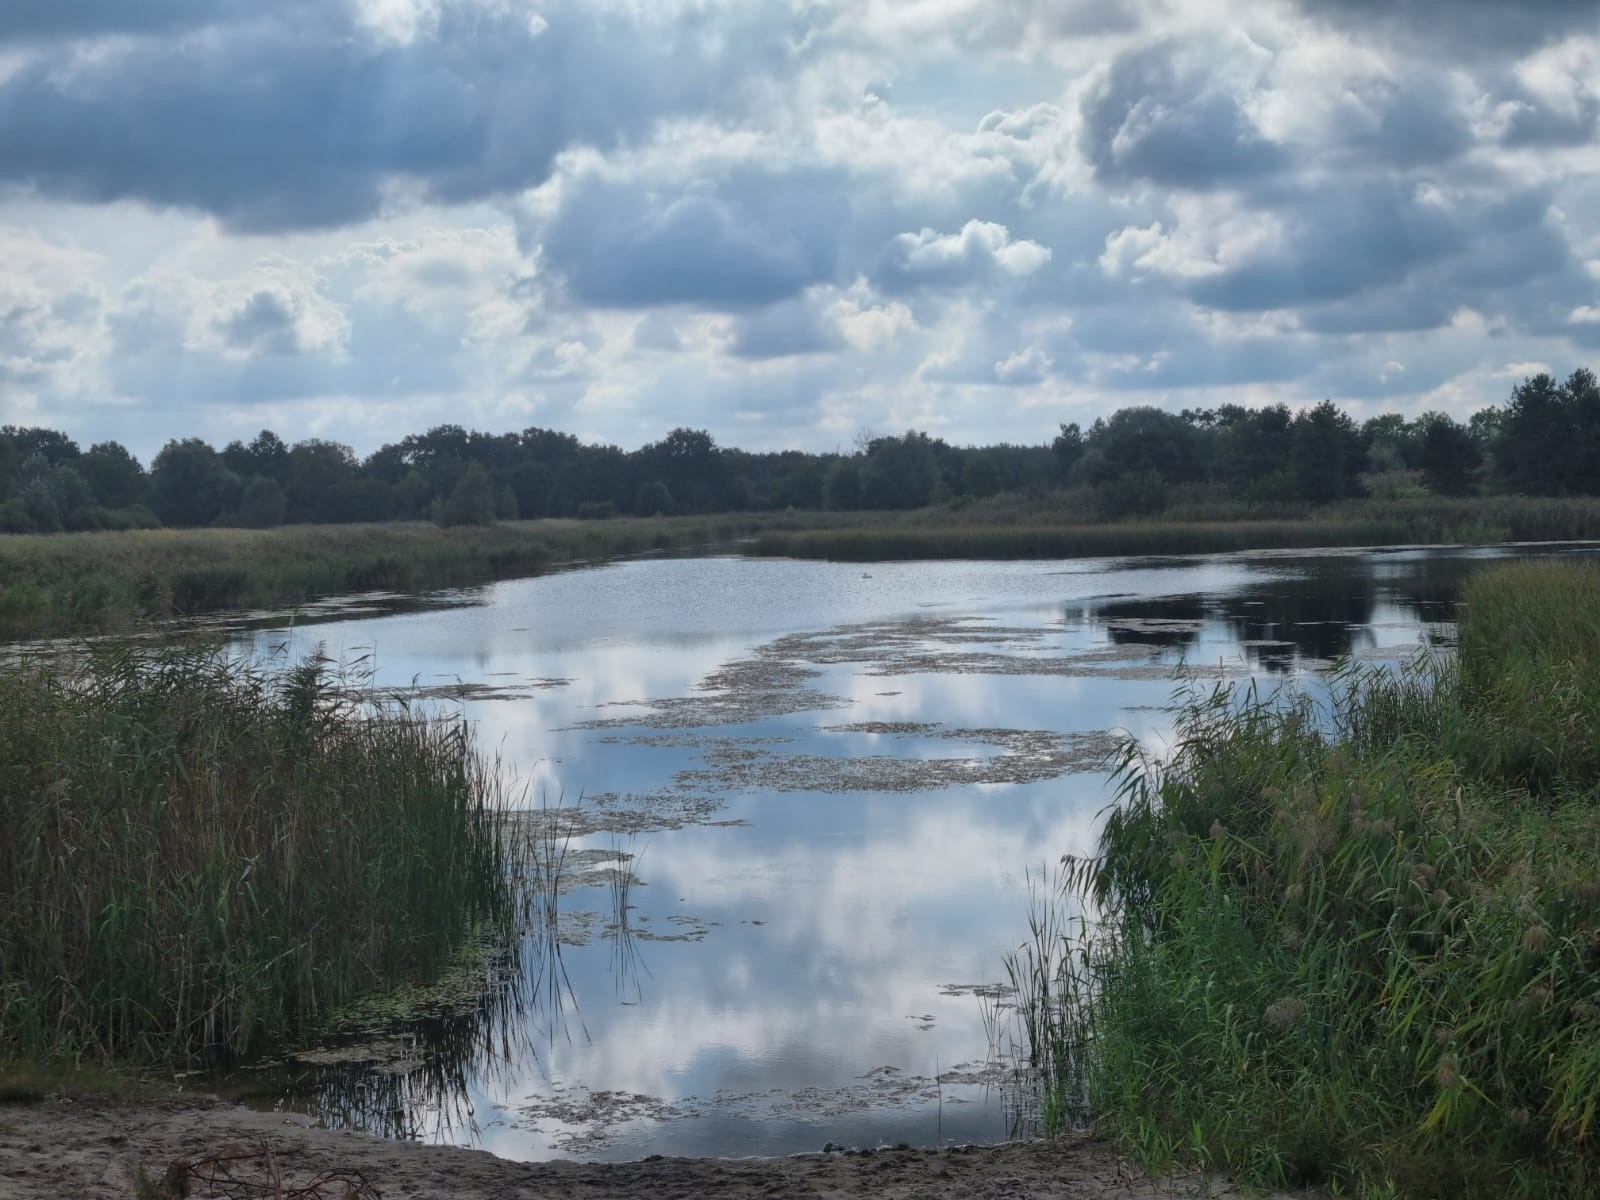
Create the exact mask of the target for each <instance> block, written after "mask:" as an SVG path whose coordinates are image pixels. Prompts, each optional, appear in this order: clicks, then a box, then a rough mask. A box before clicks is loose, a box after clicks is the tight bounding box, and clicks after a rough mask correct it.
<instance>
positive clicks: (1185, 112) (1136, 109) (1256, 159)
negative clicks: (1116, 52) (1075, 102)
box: [1081, 43, 1290, 189]
mask: <svg viewBox="0 0 1600 1200" xmlns="http://www.w3.org/2000/svg"><path fill="white" fill-rule="evenodd" d="M1213 53H1226V51H1224V50H1222V49H1221V48H1213ZM1081 117H1082V122H1083V130H1082V136H1083V150H1084V153H1085V155H1086V156H1087V158H1088V160H1089V162H1090V163H1091V164H1092V165H1093V167H1094V170H1095V174H1096V175H1097V176H1098V177H1099V178H1100V179H1101V180H1103V181H1105V182H1108V183H1112V184H1120V183H1130V182H1149V183H1153V184H1162V185H1166V186H1172V187H1184V188H1197V189H1203V188H1211V187H1218V186H1222V185H1224V184H1230V183H1236V182H1239V181H1242V180H1247V179H1251V178H1255V177H1258V176H1262V175H1267V174H1271V173H1273V172H1275V171H1279V170H1281V169H1283V168H1285V167H1286V166H1288V165H1289V163H1290V158H1289V156H1288V154H1287V153H1286V151H1285V149H1284V147H1282V146H1280V145H1278V144H1277V143H1275V142H1273V141H1271V140H1270V139H1268V138H1267V137H1265V136H1263V134H1262V132H1261V130H1260V129H1259V128H1258V127H1257V126H1256V123H1255V121H1254V120H1253V118H1252V117H1251V115H1250V113H1249V111H1248V108H1247V106H1246V104H1245V102H1244V97H1242V96H1240V95H1238V94H1236V93H1235V92H1234V91H1233V90H1232V89H1230V88H1229V87H1228V86H1227V80H1226V78H1225V77H1224V78H1222V79H1219V78H1218V77H1217V76H1216V75H1215V73H1214V72H1213V71H1212V70H1211V69H1210V68H1209V66H1208V64H1207V63H1206V62H1205V61H1204V60H1203V58H1202V57H1201V53H1200V51H1199V50H1198V49H1197V48H1196V47H1194V46H1193V45H1188V46H1180V45H1179V44H1176V43H1158V44H1156V45H1152V46H1142V47H1139V48H1137V49H1134V50H1130V51H1129V52H1127V53H1125V54H1123V55H1121V56H1120V57H1118V58H1117V59H1116V60H1115V61H1114V62H1112V64H1111V66H1110V68H1109V69H1108V70H1107V71H1105V72H1104V73H1103V74H1102V75H1100V76H1099V77H1098V79H1097V80H1096V84H1095V86H1094V87H1092V88H1091V89H1090V90H1089V91H1088V93H1087V94H1086V95H1085V97H1084V99H1083V102H1082V107H1081Z"/></svg>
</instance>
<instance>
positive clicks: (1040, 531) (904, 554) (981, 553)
mask: <svg viewBox="0 0 1600 1200" xmlns="http://www.w3.org/2000/svg"><path fill="white" fill-rule="evenodd" d="M1197 515H1200V514H1197ZM1592 538H1600V501H1595V500H1593V499H1587V498H1576V499H1538V498H1530V497H1520V496H1506V497H1494V498H1470V499H1441V498H1421V499H1415V500H1395V501H1371V500H1367V501H1351V502H1348V503H1344V504H1338V505H1332V506H1329V507H1326V508H1323V509H1319V510H1316V511H1314V512H1309V513H1307V514H1306V515H1293V516H1275V517H1262V516H1259V515H1256V514H1254V513H1252V512H1251V511H1250V510H1249V509H1247V508H1244V507H1242V506H1234V507H1233V508H1227V507H1223V508H1215V509H1213V510H1211V511H1207V512H1205V513H1204V514H1203V519H1193V518H1192V517H1191V515H1190V514H1188V513H1186V512H1185V511H1184V510H1181V509H1176V510H1171V511H1169V512H1167V513H1164V514H1162V515H1160V516H1157V517H1152V518H1148V519H1142V520H1132V521H1113V522H1096V521H1089V520H1085V519H1083V517H1082V516H1081V515H1080V514H1078V513H1076V512H1075V511H1074V510H1073V509H1072V508H1071V507H1070V506H1063V505H1055V504H1051V503H1048V502H1041V503H1039V504H1037V505H1033V506H1023V507H1017V506H1014V505H1013V506H1008V505H1001V504H992V505H983V504H979V505H973V506H971V507H970V508H965V509H953V510H941V509H929V510H926V511H925V512H923V513H920V514H917V515H916V516H915V517H905V518H901V519H899V520H895V521H878V522H874V523H861V522H858V523H856V524H854V525H852V526H850V527H848V528H813V529H788V530H767V531H763V532H762V533H761V534H759V535H758V536H757V537H756V538H755V539H754V541H753V542H752V543H751V544H750V545H749V546H748V547H747V551H746V552H747V553H751V554H759V555H770V556H776V557H786V558H817V559H825V560H827V561H830V562H878V561H884V560H894V559H925V558H935V559H942V558H972V559H1033V558H1039V559H1046V558H1109V557H1130V556H1135V555H1146V554H1227V553H1234V552H1238V551H1242V550H1303V549H1317V548H1322V547H1334V546H1396V545H1463V544H1483V543H1492V542H1540V541H1550V542H1555V541H1585V540H1589V539H1592Z"/></svg>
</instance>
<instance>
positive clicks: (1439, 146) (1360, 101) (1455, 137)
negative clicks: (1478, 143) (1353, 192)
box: [1330, 69, 1472, 168]
mask: <svg viewBox="0 0 1600 1200" xmlns="http://www.w3.org/2000/svg"><path fill="white" fill-rule="evenodd" d="M1413 74H1420V75H1421V76H1422V78H1420V79H1412V78H1407V79H1405V80H1402V81H1392V80H1386V79H1370V80H1361V81H1356V82H1352V83H1351V84H1349V85H1347V87H1346V91H1345V95H1346V98H1347V103H1346V104H1345V106H1344V107H1343V109H1342V110H1341V112H1340V113H1339V116H1338V118H1337V119H1336V121H1335V125H1334V128H1333V129H1332V130H1331V131H1330V133H1331V134H1332V136H1333V138H1334V139H1336V141H1337V144H1338V146H1339V148H1340V149H1341V150H1342V151H1344V152H1345V154H1346V155H1348V156H1350V157H1351V158H1353V159H1354V160H1356V161H1358V162H1360V163H1362V164H1363V165H1366V166H1369V167H1370V166H1387V167H1406V168H1412V167H1418V166H1427V165H1430V164H1433V163H1440V162H1445V161H1448V160H1450V159H1453V158H1456V157H1458V156H1460V155H1461V154H1463V153H1465V152H1466V151H1467V150H1468V149H1470V148H1471V146H1472V133H1471V130H1470V129H1469V127H1468V124H1467V119H1466V114H1465V113H1463V112H1462V111H1461V110H1460V108H1459V107H1457V106H1456V104H1455V103H1454V100H1453V98H1452V97H1451V96H1450V94H1449V92H1448V91H1447V89H1446V86H1445V82H1444V80H1442V79H1440V78H1439V77H1438V76H1437V74H1436V73H1433V72H1428V71H1423V70H1421V69H1419V70H1418V71H1417V72H1413Z"/></svg>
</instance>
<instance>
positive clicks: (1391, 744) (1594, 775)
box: [1023, 562, 1600, 1197]
mask: <svg viewBox="0 0 1600 1200" xmlns="http://www.w3.org/2000/svg"><path fill="white" fill-rule="evenodd" d="M1597 614H1600V570H1597V569H1595V568H1594V567H1592V566H1582V565H1575V564H1572V563H1555V562H1535V563H1524V564H1517V565H1513V566H1507V567H1503V568H1495V569H1492V570H1490V571H1488V572H1485V573H1484V574H1482V575H1481V576H1479V577H1478V578H1477V579H1476V580H1475V581H1474V582H1473V583H1472V584H1471V585H1469V587H1468V589H1467V591H1466V594H1465V600H1464V604H1463V607H1462V611H1461V622H1460V650H1459V656H1458V658H1457V659H1455V660H1447V661H1441V660H1427V661H1419V662H1418V663H1417V664H1416V665H1415V666H1413V667H1412V669H1410V670H1409V671H1404V672H1399V673H1395V672H1390V671H1378V670H1363V671H1356V670H1347V671H1346V672H1345V673H1344V674H1343V675H1342V676H1341V677H1340V678H1339V679H1338V680H1337V681H1336V690H1335V695H1336V700H1335V701H1334V703H1333V704H1332V707H1331V710H1328V711H1314V710H1313V709H1311V708H1310V707H1308V705H1307V704H1305V703H1303V702H1286V701H1284V700H1282V699H1281V698H1263V697H1257V696H1254V695H1246V696H1242V697H1241V696H1239V695H1236V694H1230V693H1226V692H1222V691H1217V692H1213V693H1210V694H1208V695H1197V696H1195V697H1192V698H1191V699H1190V700H1189V701H1188V703H1187V706H1186V708H1185V710H1184V712H1183V714H1182V721H1181V725H1180V729H1181V740H1180V743H1179V745H1178V747H1177V749H1176V751H1175V753H1174V754H1173V756H1172V757H1171V758H1170V759H1169V760H1168V761H1167V762H1165V763H1164V764H1159V765H1158V764H1154V763H1150V762H1147V761H1146V760H1144V759H1143V757H1142V756H1141V755H1140V754H1139V753H1138V752H1137V751H1136V750H1134V749H1130V750H1129V751H1128V754H1127V756H1126V758H1125V760H1124V764H1123V770H1122V775H1121V779H1122V789H1121V793H1120V795H1119V800H1118V803H1117V805H1116V806H1115V807H1114V809H1113V810H1112V812H1111V815H1110V817H1109V819H1108V821H1107V824H1106V827H1105V830H1104V834H1103V836H1102V839H1101V845H1100V852H1099V855H1098V857H1097V858H1095V859H1094V860H1092V861H1086V862H1076V863H1072V864H1069V875H1068V878H1069V883H1070V885H1071V889H1070V890H1071V892H1072V894H1073V895H1074V896H1075V897H1076V899H1077V900H1078V901H1079V902H1081V903H1082V905H1083V911H1087V912H1091V913H1097V914H1098V915H1099V922H1098V924H1097V925H1096V926H1095V927H1094V928H1093V929H1092V930H1089V931H1088V932H1086V933H1082V934H1068V933H1063V934H1062V935H1061V937H1062V939H1063V940H1062V944H1061V946H1059V947H1058V948H1057V949H1056V950H1055V951H1054V952H1053V955H1052V958H1051V961H1052V962H1066V963H1069V964H1071V965H1072V968H1073V972H1075V974H1070V975H1066V976H1063V975H1062V974H1061V972H1059V971H1058V972H1056V977H1057V978H1058V979H1064V982H1063V983H1061V984H1057V985H1055V986H1054V987H1053V988H1052V989H1051V990H1049V991H1047V992H1046V993H1045V994H1044V995H1043V996H1042V997H1039V998H1037V999H1034V1000H1030V999H1029V992H1028V990H1026V989H1025V990H1024V992H1023V1002H1024V1008H1025V1009H1026V1008H1027V1007H1029V1006H1030V1005H1031V1006H1033V1007H1037V1006H1038V1005H1040V1004H1045V1005H1051V1006H1054V1011H1053V1012H1052V1013H1049V1014H1047V1015H1043V1016H1039V1015H1035V1016H1034V1018H1033V1022H1032V1027H1036V1028H1039V1029H1040V1030H1042V1031H1043V1033H1042V1035H1041V1041H1040V1043H1039V1044H1038V1045H1037V1050H1038V1052H1039V1053H1040V1054H1042V1055H1044V1056H1045V1057H1047V1058H1048V1055H1049V1054H1050V1052H1051V1046H1050V1042H1049V1039H1050V1038H1051V1037H1054V1036H1056V1034H1055V1033H1053V1032H1052V1031H1057V1030H1060V1029H1063V1028H1069V1027H1077V1028H1078V1029H1080V1030H1087V1031H1088V1032H1089V1034H1090V1035H1092V1036H1090V1037H1089V1040H1088V1044H1089V1046H1090V1051H1089V1053H1088V1059H1087V1062H1088V1067H1087V1076H1088V1084H1087V1090H1088V1093H1089V1098H1090V1099H1089V1102H1090V1107H1091V1109H1092V1111H1093V1112H1094V1114H1095V1116H1096V1119H1097V1121H1098V1123H1099V1125H1100V1127H1101V1128H1102V1129H1105V1130H1107V1131H1109V1132H1110V1133H1111V1134H1113V1135H1114V1136H1115V1137H1116V1138H1117V1139H1118V1140H1119V1141H1120V1142H1121V1143H1122V1145H1123V1146H1124V1147H1125V1148H1126V1149H1127V1150H1128V1151H1129V1152H1130V1153H1131V1154H1133V1155H1134V1156H1136V1157H1137V1158H1139V1159H1140V1160H1142V1161H1143V1162H1144V1164H1145V1165H1146V1166H1147V1167H1149V1168H1150V1169H1151V1170H1152V1171H1160V1170H1163V1169H1165V1168H1166V1167H1167V1166H1168V1165H1170V1164H1171V1163H1172V1162H1174V1161H1175V1160H1185V1161H1188V1162H1190V1163H1192V1164H1195V1165H1198V1166H1200V1167H1202V1168H1216V1169H1221V1170H1225V1171H1227V1172H1229V1173H1230V1174H1232V1175H1234V1176H1235V1177H1238V1178H1240V1179H1242V1180H1243V1181H1245V1182H1247V1183H1252V1184H1256V1185H1259V1186H1264V1187H1280V1186H1286V1185H1296V1184H1300V1183H1324V1184H1331V1185H1334V1186H1336V1187H1337V1188H1339V1189H1342V1190H1345V1191H1348V1192H1351V1193H1354V1194H1360V1195H1369V1196H1392V1195H1405V1196H1418V1197H1422V1196H1452V1197H1456V1196H1462V1197H1475V1196H1483V1197H1489V1196H1494V1197H1500V1196H1525V1197H1533V1196H1550V1195H1594V1194H1596V1192H1597V1191H1600V1127H1597V1116H1600V871H1597V868H1600V768H1597V762H1596V747H1597V746H1600V704H1597V702H1596V701H1597V696H1600V615H1597ZM1036 959H1037V955H1036V956H1035V960H1036ZM1030 961H1033V960H1030ZM1024 965H1027V963H1025V964H1024ZM1033 973H1034V974H1038V973H1039V971H1038V970H1037V969H1035V970H1034V972H1033ZM1033 986H1034V991H1035V994H1037V983H1035V984H1034V985H1033ZM1081 1042H1082V1039H1081V1037H1080V1040H1079V1042H1078V1043H1074V1045H1078V1046H1079V1053H1080V1058H1079V1059H1075V1060H1074V1062H1073V1064H1069V1065H1071V1066H1072V1067H1073V1068H1074V1070H1076V1068H1077V1064H1078V1063H1080V1062H1081V1061H1083V1060H1082V1058H1081ZM1058 1075H1059V1077H1060V1078H1063V1079H1073V1078H1076V1076H1075V1075H1074V1074H1073V1072H1072V1071H1067V1072H1064V1073H1058ZM1066 1099H1070V1097H1067V1098H1066Z"/></svg>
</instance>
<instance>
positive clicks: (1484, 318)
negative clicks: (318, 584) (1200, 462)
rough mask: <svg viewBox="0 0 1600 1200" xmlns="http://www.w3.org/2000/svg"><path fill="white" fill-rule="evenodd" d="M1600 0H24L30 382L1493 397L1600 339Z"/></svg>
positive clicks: (974, 397) (303, 430)
mask: <svg viewBox="0 0 1600 1200" xmlns="http://www.w3.org/2000/svg"><path fill="white" fill-rule="evenodd" d="M1596 11H1597V5H1596V4H1593V3H1588V2H1587V0H1583V2H1578V0H1574V2H1572V3H1560V4H1556V3H1553V2H1548V0H1545V2H1536V3H1533V4H1531V5H1522V6H1502V5H1498V4H1491V3H1489V0H1459V2H1452V3H1449V4H1445V3H1444V2H1443V0H1414V2H1413V3H1408V4H1404V5H1391V4H1380V3H1378V2H1377V0H1327V2H1318V3H1312V2H1311V0H1304V2H1302V3H1295V2H1294V0H1291V2H1290V3H1287V4H1271V5H1260V4H1248V3H1245V2H1244V0H1225V2H1224V3H1223V4H1222V6H1221V7H1220V8H1217V7H1215V6H1213V7H1211V8H1207V9H1206V10H1205V11H1204V12H1201V11H1200V10H1199V9H1197V8H1195V7H1194V6H1184V5H1171V4H1166V3H1163V2H1160V0H1129V2H1128V3H1125V4H1118V5H1104V4H1094V3H1091V2H1090V0H1072V2H1071V3H1069V4H1052V3H1048V2H1046V0H989V2H986V0H938V2H937V3H929V4H922V5H911V6H907V5H904V4H897V3H878V2H876V0H872V2H868V3H846V2H845V0H808V2H807V3H806V4H803V5H785V6H773V5H751V4H747V3H744V2H743V0H659V2H658V3H652V4H648V5H642V4H638V3H636V2H635V0H593V2H592V3H586V4H582V5H548V4H543V3H537V2H535V0H337V2H336V3H326V2H323V0H282V2H281V3H275V4H259V3H251V2H249V0H206V2H205V3H201V2H199V0H148V2H147V3H140V4H133V3H127V4H123V3H115V4H113V3H111V2H110V0H82V2H81V3H76V4H65V3H60V4H58V3H49V4H46V3H43V2H42V0H14V2H13V3H11V4H8V5H0V224H3V225H4V226H6V227H8V228H6V229H4V230H0V261H3V262H4V263H5V269H4V270H3V271H0V376H3V377H4V387H3V388H0V397H3V399H0V403H3V404H4V405H5V406H6V407H5V412H6V413H7V414H16V413H19V412H22V411H24V408H26V411H27V412H28V413H29V414H30V419H46V420H53V421H56V422H57V423H59V424H61V425H63V426H67V427H69V428H71V429H73V431H74V432H76V433H79V434H81V435H82V436H86V437H88V438H90V439H94V438H98V437H100V436H102V435H104V434H107V433H110V434H111V435H112V436H129V433H128V431H130V430H131V431H132V434H133V435H134V437H135V440H137V439H140V438H144V439H149V438H154V439H156V440H157V444H159V441H160V440H164V439H165V437H167V436H184V435H187V434H189V433H194V432H202V433H207V432H208V431H209V432H212V433H215V434H216V435H217V436H223V437H232V436H238V435H239V434H240V433H243V434H250V433H253V432H254V431H255V430H256V429H259V428H260V427H261V425H262V424H263V423H270V422H281V423H282V425H283V428H282V429H281V430H280V432H282V433H284V434H285V435H286V436H289V437H291V438H293V437H296V436H305V435H306V434H307V433H309V432H316V433H318V434H319V435H321V436H328V437H334V438H337V439H339V440H344V441H348V442H351V443H353V444H355V445H356V446H357V447H359V448H361V449H363V450H369V449H372V448H375V445H376V444H377V443H379V442H381V441H383V440H390V439H392V438H393V437H394V436H397V435H398V434H399V433H401V432H409V431H411V430H413V429H420V428H426V427H427V426H428V425H429V424H433V423H437V422H439V421H443V420H455V421H459V422H463V423H469V424H470V423H474V422H478V423H481V424H483V425H485V426H489V427H494V428H502V427H505V426H506V424H507V423H518V424H521V423H528V422H536V423H540V424H548V425H552V426H556V427H563V428H568V429H570V430H572V431H573V432H575V433H578V434H580V435H582V436H586V437H596V438H601V439H604V440H608V441H612V442H616V443H619V444H626V445H636V444H638V443H639V442H641V441H644V440H649V439H651V438H655V437H659V436H660V435H661V434H663V433H665V432H666V431H667V430H669V429H671V428H672V427H673V426H674V425H679V424H684V423H691V424H696V425H703V426H704V427H706V428H708V429H710V430H711V431H712V433H713V434H714V435H715V436H716V437H717V438H718V439H719V441H721V442H723V443H725V444H730V445H742V446H749V447H752V448H780V447H783V446H787V445H803V446H807V447H810V448H824V447H831V446H834V445H840V444H848V442H849V439H850V436H851V434H852V433H853V431H854V430H856V429H857V428H861V427H865V426H871V427H875V428H879V429H883V430H890V429H904V428H906V427H907V426H912V425H914V426H917V427H919V428H927V429H929V430H932V431H935V432H938V433H940V434H941V435H942V436H947V437H949V438H951V439H953V440H956V441H967V442H972V441H985V440H991V439H992V438H994V437H999V436H1003V437H1007V438H1011V439H1013V440H1019V441H1032V440H1038V439H1041V438H1044V437H1047V436H1049V434H1050V432H1051V430H1052V429H1053V426H1054V423H1055V422H1056V421H1057V420H1060V419H1071V420H1079V421H1080V422H1081V421H1085V420H1092V419H1093V417H1094V416H1095V415H1098V414H1099V413H1101V412H1104V411H1106V410H1107V409H1108V408H1109V407H1111V406H1113V405H1116V404H1122V403H1134V402H1140V403H1146V402H1147V403H1158V404H1162V405H1165V406H1167V407H1169V408H1170V407H1181V406H1185V405H1191V404H1204V403H1216V402H1220V401H1223V400H1229V399H1235V398H1239V399H1240V400H1241V402H1250V403H1266V402H1271V401H1273V400H1277V399H1282V400H1286V401H1287V402H1289V403H1301V402H1304V401H1306V400H1316V399H1320V398H1322V397H1323V396H1325V395H1326V396H1331V397H1332V398H1334V399H1336V400H1338V399H1341V398H1349V399H1350V400H1351V401H1352V403H1362V404H1365V403H1372V404H1377V403H1379V402H1382V403H1392V404H1394V405H1395V406H1397V407H1405V406H1411V405H1415V404H1417V403H1422V402H1423V400H1424V398H1426V399H1427V401H1428V402H1429V403H1437V404H1440V405H1446V406H1451V405H1453V406H1463V405H1467V404H1469V403H1472V402H1475V401H1476V400H1479V399H1481V398H1483V397H1484V396H1486V395H1487V394H1488V393H1487V391H1486V389H1488V388H1490V386H1491V381H1493V388H1495V389H1498V390H1499V391H1500V392H1503V390H1504V382H1503V381H1494V379H1495V377H1493V376H1492V374H1491V368H1493V367H1494V365H1495V364H1496V363H1504V362H1521V361H1535V360H1538V361H1548V362H1551V363H1556V364H1561V363H1564V362H1568V361H1571V360H1575V361H1580V362H1581V361H1583V357H1582V356H1584V355H1586V354H1587V353H1589V352H1590V351H1592V349H1594V348H1596V347H1597V346H1600V320H1596V319H1595V318H1594V316H1593V314H1594V313H1595V311H1596V310H1597V309H1600V286H1597V279H1600V225H1597V223H1596V219H1595V217H1594V216H1593V214H1594V213H1595V212H1596V211H1600V160H1597V159H1596V158H1595V156H1594V154H1593V153H1592V148H1593V142H1594V139H1595V134H1596V128H1597V121H1600V86H1597V85H1596V83H1595V80H1596V79H1600V39H1597V38H1596V36H1595V32H1594V31H1595V29H1596V28H1597V24H1596V22H1595V20H1594V18H1595V16H1596ZM1219 31H1225V32H1219ZM1487 347H1493V350H1492V354H1491V351H1490V350H1489V349H1487ZM1490 357H1492V358H1493V362H1491V361H1490ZM1392 363H1402V364H1404V365H1405V369H1404V370H1396V369H1392V368H1391V367H1390V366H1389V365H1388V364H1392ZM1491 398H1503V397H1502V396H1499V395H1496V396H1493V397H1491ZM1451 411H1453V412H1455V413H1456V415H1458V416H1460V415H1465V414H1464V412H1462V411H1461V410H1460V409H1459V408H1452V409H1451ZM119 422H120V424H119ZM141 444H142V443H141Z"/></svg>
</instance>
